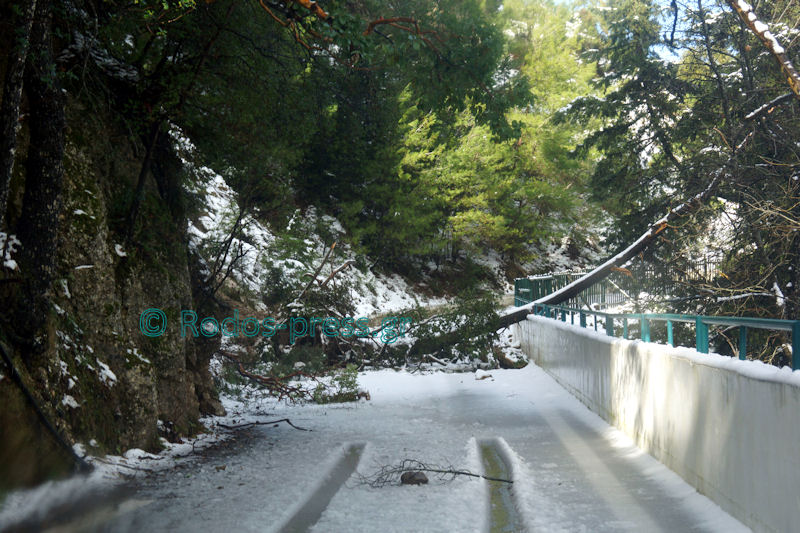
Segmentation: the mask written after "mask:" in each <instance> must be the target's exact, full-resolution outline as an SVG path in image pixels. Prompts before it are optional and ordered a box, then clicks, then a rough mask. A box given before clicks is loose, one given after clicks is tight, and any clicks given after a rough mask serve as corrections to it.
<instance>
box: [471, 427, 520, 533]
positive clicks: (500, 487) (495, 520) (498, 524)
mask: <svg viewBox="0 0 800 533" xmlns="http://www.w3.org/2000/svg"><path fill="white" fill-rule="evenodd" d="M479 445H480V454H481V459H482V462H483V468H484V472H485V474H486V475H487V476H490V477H497V478H502V479H510V480H511V481H517V479H516V476H514V472H513V468H512V463H511V461H510V460H509V457H508V456H507V448H508V444H507V443H506V442H505V441H503V439H502V438H500V437H498V438H494V439H487V440H482V441H480V444H479ZM487 483H488V484H489V489H490V497H489V502H490V503H489V531H490V532H491V533H517V532H523V531H528V529H527V528H526V527H525V521H524V520H523V519H522V515H520V513H519V510H518V509H517V503H516V501H515V496H514V486H513V485H512V484H510V483H503V482H501V481H488V480H487Z"/></svg>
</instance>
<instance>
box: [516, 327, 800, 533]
mask: <svg viewBox="0 0 800 533" xmlns="http://www.w3.org/2000/svg"><path fill="white" fill-rule="evenodd" d="M517 336H518V338H519V339H520V341H521V343H522V349H523V350H524V351H525V353H526V354H528V356H530V357H531V358H532V359H533V360H534V361H536V364H537V365H539V366H540V367H542V368H543V369H544V370H546V371H547V372H548V373H549V374H551V375H552V376H553V377H554V378H555V379H556V380H557V381H558V382H559V383H560V384H561V385H562V386H564V387H565V388H566V389H567V390H569V391H570V392H571V393H572V394H574V395H575V396H576V397H578V398H579V399H580V400H581V401H582V402H583V403H585V404H586V405H587V406H588V407H589V408H590V409H591V410H592V411H594V412H596V413H597V414H599V415H600V416H601V417H603V418H604V419H606V420H607V421H608V422H609V423H610V424H612V425H614V426H616V427H617V428H619V429H620V430H622V431H623V432H624V433H626V434H627V435H628V436H629V437H631V438H632V439H633V440H634V441H635V442H636V443H637V445H638V446H639V447H640V448H642V449H643V450H645V451H647V452H648V453H650V454H651V455H653V456H654V457H656V458H657V459H658V460H659V461H661V462H662V463H664V464H665V465H667V466H668V467H669V468H671V469H672V470H673V471H675V472H676V473H678V474H679V475H680V476H681V477H683V478H684V479H685V480H686V481H687V482H688V483H690V484H691V485H693V486H694V487H696V488H697V490H698V491H699V492H701V493H703V494H705V495H706V496H708V497H709V498H711V499H712V500H714V501H715V502H716V503H717V504H718V505H719V506H720V507H722V508H723V509H725V510H726V511H727V512H728V513H730V514H731V515H733V516H734V517H736V518H737V519H739V520H740V521H742V522H743V523H745V524H746V525H748V526H750V527H751V528H753V529H754V530H756V531H786V532H789V531H800V371H798V372H792V371H791V370H790V369H788V368H783V369H778V368H775V367H770V366H768V365H764V364H763V363H760V362H752V361H738V360H735V359H732V358H729V357H722V356H719V355H715V354H700V353H698V352H696V351H695V350H691V349H688V348H671V347H669V346H664V345H659V344H653V343H643V342H640V341H626V340H623V339H615V338H611V337H607V336H605V335H603V334H602V333H596V332H594V331H593V330H586V329H581V328H578V327H576V326H570V325H567V324H564V323H562V322H559V321H556V320H553V319H548V318H543V317H538V316H537V317H534V316H529V317H528V319H527V320H525V321H522V322H520V323H519V324H518V325H517Z"/></svg>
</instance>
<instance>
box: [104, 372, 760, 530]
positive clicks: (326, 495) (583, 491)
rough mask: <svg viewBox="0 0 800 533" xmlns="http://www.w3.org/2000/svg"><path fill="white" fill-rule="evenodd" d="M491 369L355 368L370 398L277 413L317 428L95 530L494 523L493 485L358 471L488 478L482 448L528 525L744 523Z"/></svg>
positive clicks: (153, 498)
mask: <svg viewBox="0 0 800 533" xmlns="http://www.w3.org/2000/svg"><path fill="white" fill-rule="evenodd" d="M492 374H493V376H494V377H493V379H486V380H480V381H479V380H476V379H475V376H474V375H473V374H431V375H425V376H419V375H409V374H407V373H396V372H392V371H382V372H374V373H368V374H366V375H362V376H360V382H361V385H362V386H363V387H365V388H367V389H368V390H369V391H370V393H371V396H372V400H371V401H370V402H362V403H359V404H357V405H351V406H343V405H337V406H311V407H309V406H305V407H283V408H279V409H271V412H273V413H275V414H277V415H278V417H283V416H288V417H290V418H291V419H292V421H293V422H294V423H295V424H297V425H301V426H304V427H308V428H311V429H313V432H310V433H309V432H302V431H297V430H294V429H292V428H290V427H287V426H285V425H283V424H282V425H281V426H280V427H268V428H266V427H261V428H257V429H255V430H253V433H252V434H251V438H249V439H247V440H246V442H245V444H244V445H243V446H239V447H237V448H236V449H234V450H233V451H230V452H228V453H223V454H220V455H219V456H212V459H211V460H209V461H206V462H204V463H202V464H200V465H197V464H196V465H194V466H193V467H192V468H190V469H183V470H180V471H179V472H178V473H177V474H176V473H175V472H171V473H170V472H165V473H162V474H158V475H156V476H154V477H151V478H148V479H145V480H144V481H143V482H141V484H140V486H139V487H137V488H136V490H135V492H134V493H133V495H132V497H131V498H130V499H129V500H128V501H127V502H126V503H125V508H126V509H129V510H127V511H125V512H122V513H118V514H116V515H115V516H114V517H113V518H112V520H111V521H110V522H107V523H106V524H105V525H104V526H102V527H101V529H100V530H101V531H130V532H134V531H136V532H139V531H187V532H189V531H191V532H195V531H222V532H225V531H234V530H235V531H278V530H281V529H284V530H285V526H287V525H288V526H290V527H289V529H292V527H294V526H297V527H298V528H299V529H301V530H302V529H305V528H306V527H307V526H308V523H312V524H313V526H312V527H311V529H310V530H311V531H315V532H317V531H319V532H348V533H349V532H355V531H365V532H367V531H368V532H377V531H380V532H386V531H458V532H461V531H489V530H490V529H491V528H492V526H493V525H494V526H496V525H497V524H496V523H495V524H493V523H492V518H491V517H492V516H495V514H494V513H492V512H490V496H489V490H490V489H489V485H488V483H487V482H486V481H484V480H481V479H474V478H468V477H459V478H456V479H455V480H453V481H450V482H447V483H438V482H437V481H436V480H435V479H432V480H431V483H430V484H428V485H423V486H398V485H390V486H384V487H382V488H370V487H369V486H367V485H364V484H363V483H359V482H358V476H357V475H352V476H351V475H349V474H350V473H351V472H352V469H353V468H355V469H356V472H357V473H360V474H363V475H369V474H372V473H374V472H375V471H376V470H377V469H378V468H379V467H380V466H382V465H390V464H393V463H397V462H399V461H400V460H402V459H406V458H412V459H419V460H422V461H425V462H429V463H436V464H447V465H452V466H454V467H458V468H462V469H469V470H471V471H473V472H481V471H482V468H483V467H482V464H483V462H482V461H481V452H480V450H481V448H484V449H485V448H486V446H487V445H488V446H492V447H494V449H495V450H497V452H498V454H499V456H500V457H502V458H503V461H505V462H506V463H507V467H508V474H509V475H511V476H512V477H513V480H514V484H513V486H512V487H513V488H512V490H511V495H512V497H511V498H510V500H512V501H513V505H514V506H515V507H516V510H517V511H518V514H519V518H520V520H521V522H522V524H524V525H525V527H526V529H527V530H529V531H570V532H573V531H586V532H601V531H637V532H639V531H725V532H733V531H738V530H742V531H744V530H746V529H745V528H744V527H743V526H742V525H741V524H740V523H739V522H737V521H735V520H734V519H733V518H731V517H730V516H729V515H727V514H726V513H724V512H723V511H722V510H720V509H719V507H717V506H716V505H714V504H713V503H712V502H710V501H709V500H708V499H706V498H705V497H703V496H701V495H699V494H698V493H697V492H696V491H695V490H694V489H693V488H691V487H690V486H689V485H687V484H685V483H684V482H683V481H682V480H680V478H678V477H677V476H676V475H675V474H673V473H672V472H670V471H669V470H667V469H666V468H665V467H664V466H662V465H661V464H660V463H658V462H657V461H655V460H654V459H653V458H651V457H650V456H649V455H646V454H644V453H642V452H641V451H639V450H638V449H637V448H635V447H633V446H632V445H631V444H630V442H629V441H628V440H627V439H626V438H625V437H624V436H622V435H621V433H619V432H618V431H616V430H615V429H613V428H611V427H609V426H608V425H607V424H606V423H605V422H603V421H602V420H601V419H600V418H599V417H597V416H595V415H594V414H593V413H591V412H589V411H588V410H587V409H586V408H585V407H584V406H583V405H581V404H580V403H579V402H578V401H577V400H575V399H574V398H573V397H572V396H570V395H569V394H568V393H567V392H566V391H564V390H563V389H562V388H561V387H560V386H559V385H558V384H556V383H555V382H554V381H553V380H552V379H551V378H550V377H549V376H548V375H547V374H545V373H544V372H543V371H541V370H540V369H539V368H537V367H534V366H533V365H529V366H528V368H526V369H523V370H508V371H503V370H500V371H492ZM362 446H363V447H362ZM359 455H360V457H359ZM329 473H330V474H331V476H330V477H329V479H328V480H327V481H326V477H328V474H329ZM342 480H346V481H344V482H343V483H342V482H341V481H342ZM312 495H314V496H312ZM314 507H316V508H317V509H316V510H315V509H314ZM320 513H321V514H320ZM317 518H318V520H317ZM303 522H305V524H304V523H303ZM494 529H495V530H498V529H497V527H494ZM506 530H507V531H508V530H511V531H514V530H518V529H506Z"/></svg>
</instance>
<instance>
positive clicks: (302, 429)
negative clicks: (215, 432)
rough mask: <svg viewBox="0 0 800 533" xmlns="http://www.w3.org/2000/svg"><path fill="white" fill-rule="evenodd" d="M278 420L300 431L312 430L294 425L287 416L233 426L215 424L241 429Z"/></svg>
mask: <svg viewBox="0 0 800 533" xmlns="http://www.w3.org/2000/svg"><path fill="white" fill-rule="evenodd" d="M280 422H286V423H287V424H289V425H290V426H292V427H293V428H294V429H299V430H300V431H313V430H311V429H308V428H301V427H300V426H295V425H294V424H292V421H291V420H289V419H288V418H281V419H280V420H269V421H266V422H259V421H256V422H247V423H245V424H237V425H233V426H232V425H228V424H223V423H221V422H220V423H218V424H217V426H219V427H221V428H225V429H243V428H249V427H253V426H271V425H278V423H280Z"/></svg>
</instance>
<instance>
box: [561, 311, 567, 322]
mask: <svg viewBox="0 0 800 533" xmlns="http://www.w3.org/2000/svg"><path fill="white" fill-rule="evenodd" d="M566 321H567V312H566V311H565V310H564V309H562V310H561V322H566Z"/></svg>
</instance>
